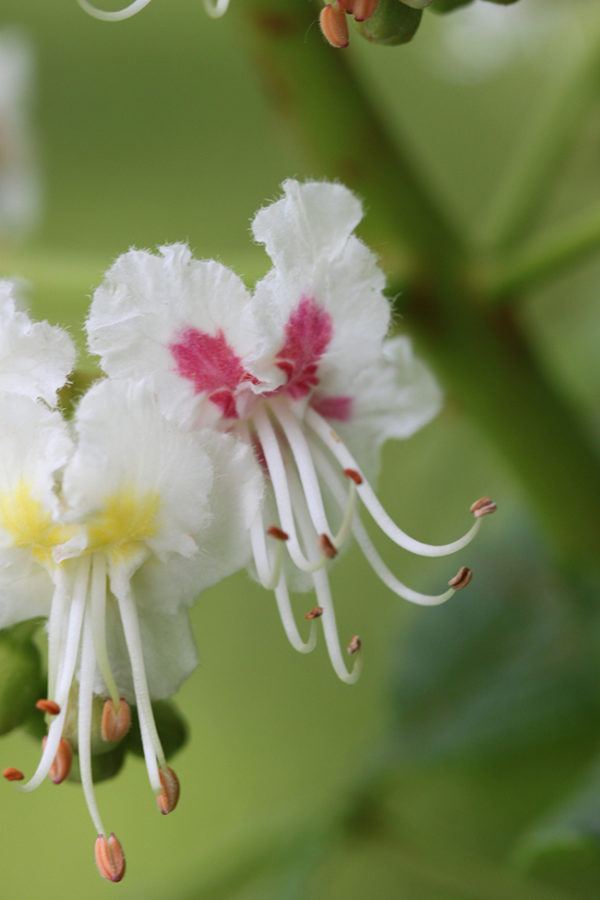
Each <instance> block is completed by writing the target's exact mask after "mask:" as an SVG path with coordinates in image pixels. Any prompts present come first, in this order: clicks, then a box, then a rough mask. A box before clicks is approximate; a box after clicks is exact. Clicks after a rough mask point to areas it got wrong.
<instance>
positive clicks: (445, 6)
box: [431, 0, 473, 15]
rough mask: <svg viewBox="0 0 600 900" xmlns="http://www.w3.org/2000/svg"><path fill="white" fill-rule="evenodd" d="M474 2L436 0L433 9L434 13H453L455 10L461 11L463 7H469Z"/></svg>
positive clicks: (469, 0)
mask: <svg viewBox="0 0 600 900" xmlns="http://www.w3.org/2000/svg"><path fill="white" fill-rule="evenodd" d="M472 2H473V0H435V3H434V4H433V6H432V7H431V10H432V12H435V13H441V14H442V15H443V14H444V13H449V12H452V10H453V9H459V7H461V6H468V4H469V3H472Z"/></svg>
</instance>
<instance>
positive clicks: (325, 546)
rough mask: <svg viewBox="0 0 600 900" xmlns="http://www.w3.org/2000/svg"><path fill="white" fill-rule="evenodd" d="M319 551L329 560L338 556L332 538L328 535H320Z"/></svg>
mask: <svg viewBox="0 0 600 900" xmlns="http://www.w3.org/2000/svg"><path fill="white" fill-rule="evenodd" d="M319 549H320V550H321V553H322V554H323V556H326V557H327V559H333V557H334V556H337V550H336V549H335V547H334V546H333V544H332V542H331V538H330V537H328V536H327V535H326V534H320V535H319Z"/></svg>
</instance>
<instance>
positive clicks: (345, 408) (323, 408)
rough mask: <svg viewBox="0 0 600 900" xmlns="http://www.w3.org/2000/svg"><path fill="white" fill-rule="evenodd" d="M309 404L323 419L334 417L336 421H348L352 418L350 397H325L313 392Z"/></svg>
mask: <svg viewBox="0 0 600 900" xmlns="http://www.w3.org/2000/svg"><path fill="white" fill-rule="evenodd" d="M310 405H311V406H312V408H313V409H314V410H315V412H318V413H319V415H320V416H323V418H324V419H335V420H336V421H338V422H349V421H350V419H351V418H352V397H344V396H341V395H340V396H338V397H327V396H325V395H324V394H315V396H314V397H313V398H312V400H311V402H310Z"/></svg>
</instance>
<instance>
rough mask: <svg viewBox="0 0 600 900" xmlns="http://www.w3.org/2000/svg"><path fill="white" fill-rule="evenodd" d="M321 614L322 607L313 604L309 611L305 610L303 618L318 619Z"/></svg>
mask: <svg viewBox="0 0 600 900" xmlns="http://www.w3.org/2000/svg"><path fill="white" fill-rule="evenodd" d="M322 615H323V607H322V606H315V608H314V609H311V611H310V612H307V613H306V615H305V616H304V618H305V619H320V618H321V616H322Z"/></svg>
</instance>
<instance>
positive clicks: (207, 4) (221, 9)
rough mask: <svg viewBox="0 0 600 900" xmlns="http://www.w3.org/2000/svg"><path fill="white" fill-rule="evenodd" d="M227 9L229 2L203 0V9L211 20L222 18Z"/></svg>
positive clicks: (227, 0)
mask: <svg viewBox="0 0 600 900" xmlns="http://www.w3.org/2000/svg"><path fill="white" fill-rule="evenodd" d="M228 8H229V0H204V9H205V10H206V12H207V13H208V15H209V16H211V18H213V19H219V18H220V17H221V16H224V15H225V13H226V12H227V10H228Z"/></svg>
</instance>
